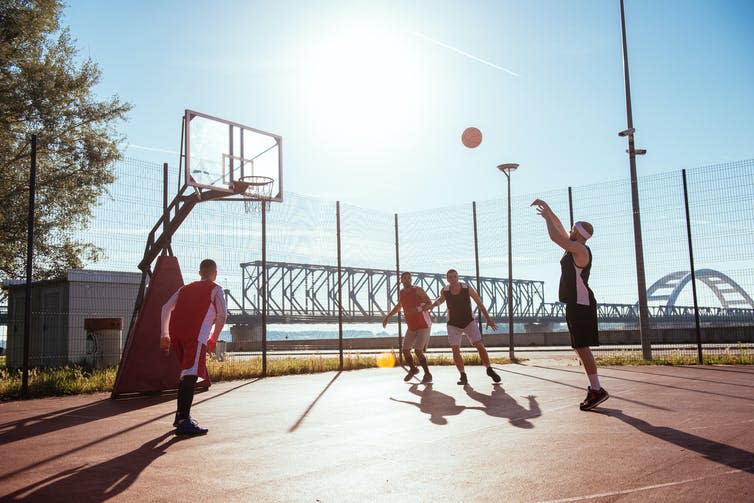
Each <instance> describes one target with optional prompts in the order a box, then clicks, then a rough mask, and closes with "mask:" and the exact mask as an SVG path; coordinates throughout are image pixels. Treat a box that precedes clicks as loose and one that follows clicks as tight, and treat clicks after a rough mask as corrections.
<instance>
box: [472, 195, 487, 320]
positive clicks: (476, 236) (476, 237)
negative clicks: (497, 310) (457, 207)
mask: <svg viewBox="0 0 754 503" xmlns="http://www.w3.org/2000/svg"><path fill="white" fill-rule="evenodd" d="M471 216H472V217H473V222H474V263H475V265H476V291H477V292H479V293H480V294H481V281H480V279H479V234H478V232H477V221H476V201H472V202H471ZM476 322H477V325H479V332H482V333H483V332H484V329H483V328H482V313H481V312H480V313H477V316H476Z"/></svg>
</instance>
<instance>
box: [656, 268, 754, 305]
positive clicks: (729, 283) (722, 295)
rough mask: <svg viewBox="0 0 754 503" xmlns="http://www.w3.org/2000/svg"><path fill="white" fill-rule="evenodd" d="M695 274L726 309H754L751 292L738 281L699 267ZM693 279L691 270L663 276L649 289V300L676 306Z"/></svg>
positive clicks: (718, 272)
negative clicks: (681, 294)
mask: <svg viewBox="0 0 754 503" xmlns="http://www.w3.org/2000/svg"><path fill="white" fill-rule="evenodd" d="M694 275H695V276H696V279H697V280H698V281H701V282H702V283H704V284H705V285H707V287H709V289H710V290H711V291H712V293H713V294H714V295H715V297H717V300H718V301H720V305H721V306H722V307H723V308H724V309H729V308H733V309H735V308H744V309H754V300H752V298H751V297H750V296H749V294H748V293H746V291H745V290H744V289H743V288H741V286H740V285H739V284H738V283H736V282H735V281H733V280H732V279H731V278H730V277H728V276H727V275H725V274H723V273H721V272H720V271H715V270H713V269H699V270H698V271H694ZM691 279H692V276H691V272H690V271H676V272H673V273H670V274H668V275H666V276H663V277H662V278H660V279H659V280H657V281H655V283H654V284H653V285H652V286H650V287H649V289H648V290H647V301H648V302H661V303H662V304H664V305H666V306H667V307H668V308H669V309H672V308H673V307H675V305H676V301H677V300H678V296H679V295H680V293H681V291H682V290H683V288H684V287H685V286H686V285H688V284H689V282H690V281H691Z"/></svg>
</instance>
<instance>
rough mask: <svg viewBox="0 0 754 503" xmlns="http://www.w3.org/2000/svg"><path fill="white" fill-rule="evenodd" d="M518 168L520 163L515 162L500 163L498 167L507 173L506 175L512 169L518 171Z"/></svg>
mask: <svg viewBox="0 0 754 503" xmlns="http://www.w3.org/2000/svg"><path fill="white" fill-rule="evenodd" d="M516 168H518V164H517V163H515V162H508V163H505V164H500V165H498V167H497V169H499V170H500V171H502V172H503V173H505V175H506V176H507V175H508V174H509V173H511V172H512V171H516Z"/></svg>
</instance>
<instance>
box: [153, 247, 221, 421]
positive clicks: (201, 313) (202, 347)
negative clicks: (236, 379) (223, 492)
mask: <svg viewBox="0 0 754 503" xmlns="http://www.w3.org/2000/svg"><path fill="white" fill-rule="evenodd" d="M199 276H200V277H201V280H200V281H194V282H193V283H190V284H188V285H184V286H182V287H181V288H180V289H178V291H177V292H175V293H174V294H173V296H172V297H170V299H169V300H168V301H167V303H165V305H164V306H162V320H161V326H162V336H161V337H160V348H162V350H163V351H165V352H166V353H168V352H169V351H170V349H172V350H173V353H175V355H176V356H177V357H178V363H179V364H180V368H181V376H180V384H179V385H178V407H177V412H176V413H175V421H174V422H173V426H175V427H176V434H178V435H203V434H205V433H207V431H208V430H207V428H202V427H201V426H199V425H198V424H197V422H196V421H194V420H193V419H191V415H190V412H191V403H192V402H193V400H194V388H195V386H196V381H197V379H198V377H199V376H200V375H206V374H207V368H206V365H205V354H206V352H207V351H209V352H210V353H214V351H215V343H216V342H217V338H218V337H219V336H220V332H221V331H222V329H223V325H225V319H226V318H227V305H226V303H225V295H224V294H223V289H222V288H221V287H220V285H218V284H216V283H215V279H216V278H217V264H215V261H214V260H211V259H205V260H202V262H201V264H200V265H199ZM213 325H214V329H213V328H212V327H213ZM171 334H172V335H171Z"/></svg>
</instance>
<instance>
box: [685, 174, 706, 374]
mask: <svg viewBox="0 0 754 503" xmlns="http://www.w3.org/2000/svg"><path fill="white" fill-rule="evenodd" d="M681 177H682V178H683V206H684V207H685V209H686V237H687V239H688V242H689V267H691V295H693V297H694V323H695V326H696V352H697V359H698V360H699V364H700V365H701V364H702V363H704V356H703V355H702V330H701V327H700V324H699V302H698V301H697V298H696V268H695V266H694V247H693V245H692V240H691V217H690V215H689V190H688V186H687V185H686V170H685V169H683V170H681Z"/></svg>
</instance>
